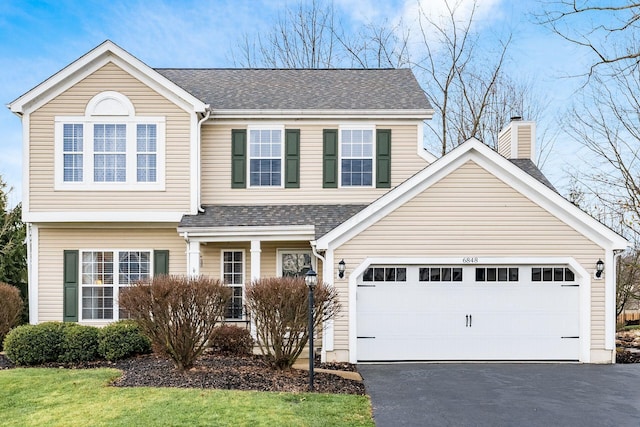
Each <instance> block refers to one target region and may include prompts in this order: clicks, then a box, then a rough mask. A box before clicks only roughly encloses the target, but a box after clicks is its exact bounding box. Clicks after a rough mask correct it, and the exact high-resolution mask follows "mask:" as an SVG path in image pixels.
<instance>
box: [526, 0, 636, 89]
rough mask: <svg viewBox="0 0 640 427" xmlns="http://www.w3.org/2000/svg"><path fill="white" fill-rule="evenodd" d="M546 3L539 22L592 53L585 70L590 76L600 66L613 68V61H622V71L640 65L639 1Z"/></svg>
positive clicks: (614, 62)
mask: <svg viewBox="0 0 640 427" xmlns="http://www.w3.org/2000/svg"><path fill="white" fill-rule="evenodd" d="M543 4H544V9H545V11H544V12H543V13H542V14H540V15H538V16H537V19H538V22H539V23H541V24H543V25H545V26H547V27H548V28H550V29H551V30H552V31H553V32H554V33H556V34H558V35H559V36H560V37H562V38H563V39H565V40H566V41H568V42H570V43H573V44H575V45H578V46H581V47H583V48H585V49H587V50H588V51H589V52H590V53H591V54H592V56H593V59H592V61H591V64H590V65H589V69H588V70H587V71H586V72H585V74H586V75H587V76H588V77H591V76H592V75H593V74H594V73H595V72H596V71H597V70H603V71H604V72H607V73H608V72H610V71H612V70H611V68H609V67H607V65H610V64H616V63H617V64H619V67H618V69H622V71H629V70H632V69H634V68H635V69H637V68H638V63H639V62H640V45H639V43H638V42H639V40H638V38H637V37H638V31H639V30H640V3H639V2H635V1H629V0H618V1H616V2H610V1H602V0H601V1H576V0H554V1H546V2H544V3H543ZM585 23H586V24H585Z"/></svg>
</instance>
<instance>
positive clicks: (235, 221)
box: [178, 205, 367, 238]
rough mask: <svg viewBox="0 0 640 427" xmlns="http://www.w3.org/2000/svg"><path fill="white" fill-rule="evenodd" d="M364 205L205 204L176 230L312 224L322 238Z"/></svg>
mask: <svg viewBox="0 0 640 427" xmlns="http://www.w3.org/2000/svg"><path fill="white" fill-rule="evenodd" d="M366 206H367V205H207V206H203V208H204V212H201V213H199V214H197V215H184V216H183V217H182V220H181V221H180V225H179V226H178V227H179V228H208V227H243V226H245V227H270V226H287V225H314V226H315V234H316V238H319V237H321V236H324V235H325V234H327V233H328V232H329V231H331V230H333V229H334V228H336V227H337V226H339V225H340V224H342V223H343V222H345V221H346V220H348V219H349V218H351V217H352V216H353V215H355V214H357V213H358V212H360V211H361V210H362V209H364V208H365V207H366Z"/></svg>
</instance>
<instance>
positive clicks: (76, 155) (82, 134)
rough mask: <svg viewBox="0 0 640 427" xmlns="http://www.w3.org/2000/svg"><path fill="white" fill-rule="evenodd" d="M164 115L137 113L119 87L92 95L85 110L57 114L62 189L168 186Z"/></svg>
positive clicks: (58, 184) (58, 177)
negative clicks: (152, 115)
mask: <svg viewBox="0 0 640 427" xmlns="http://www.w3.org/2000/svg"><path fill="white" fill-rule="evenodd" d="M164 134H165V119H164V117H148V116H136V114H135V110H134V107H133V104H132V103H131V101H129V99H128V98H127V97H126V96H124V95H122V94H120V93H117V92H102V93H100V94H98V95H96V96H95V97H93V98H92V99H91V101H89V103H88V104H87V108H86V110H85V115H84V116H77V117H73V116H66V117H65V116H59V117H56V119H55V147H56V157H55V188H56V189H57V190H91V191H95V190H163V189H164Z"/></svg>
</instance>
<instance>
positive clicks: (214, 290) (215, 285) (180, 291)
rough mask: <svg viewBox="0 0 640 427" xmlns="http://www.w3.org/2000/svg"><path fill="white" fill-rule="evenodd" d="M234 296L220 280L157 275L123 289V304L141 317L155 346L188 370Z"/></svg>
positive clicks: (135, 316)
mask: <svg viewBox="0 0 640 427" xmlns="http://www.w3.org/2000/svg"><path fill="white" fill-rule="evenodd" d="M230 297H231V290H230V289H229V288H228V287H227V286H225V285H224V284H223V283H222V282H221V281H220V280H213V279H208V278H206V277H202V276H200V277H184V276H156V277H154V278H153V279H151V281H149V282H139V283H136V284H134V285H132V286H130V287H128V288H125V289H123V291H122V294H121V295H120V306H121V307H123V308H124V309H125V310H127V311H128V312H129V313H130V314H131V317H132V318H133V319H136V320H137V321H138V323H139V325H140V327H141V328H142V331H143V332H144V333H145V334H146V335H147V336H148V337H149V338H150V339H151V343H152V345H153V348H154V350H155V351H156V352H158V353H160V354H163V355H165V356H168V357H169V358H170V359H171V360H172V361H173V363H174V365H175V367H176V369H178V370H180V371H184V370H186V369H190V368H191V367H192V366H193V364H194V363H195V361H196V359H197V358H198V357H199V356H200V355H201V354H202V352H203V351H204V350H205V348H206V345H207V343H208V342H209V340H210V339H211V335H212V334H213V330H214V328H215V326H216V324H217V323H218V322H220V321H222V320H223V318H224V313H225V310H226V307H227V303H228V302H229V299H230Z"/></svg>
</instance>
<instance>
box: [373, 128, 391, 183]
mask: <svg viewBox="0 0 640 427" xmlns="http://www.w3.org/2000/svg"><path fill="white" fill-rule="evenodd" d="M376 187H378V188H391V129H378V130H377V131H376Z"/></svg>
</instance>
